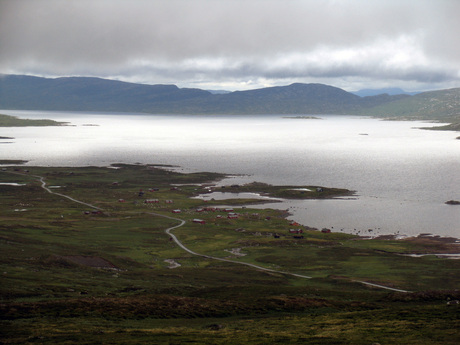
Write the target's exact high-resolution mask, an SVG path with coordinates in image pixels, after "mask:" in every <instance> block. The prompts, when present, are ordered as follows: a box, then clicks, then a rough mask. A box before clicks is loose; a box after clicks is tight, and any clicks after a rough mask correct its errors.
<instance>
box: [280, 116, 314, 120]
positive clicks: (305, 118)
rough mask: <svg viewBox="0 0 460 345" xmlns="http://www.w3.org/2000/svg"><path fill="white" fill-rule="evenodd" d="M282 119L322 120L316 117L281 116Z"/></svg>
mask: <svg viewBox="0 0 460 345" xmlns="http://www.w3.org/2000/svg"><path fill="white" fill-rule="evenodd" d="M283 119H301V120H322V119H321V118H320V117H316V116H283Z"/></svg>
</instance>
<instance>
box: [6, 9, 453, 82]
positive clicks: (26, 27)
mask: <svg viewBox="0 0 460 345" xmlns="http://www.w3.org/2000/svg"><path fill="white" fill-rule="evenodd" d="M459 4H460V2H458V1H456V0H437V1H431V0H398V1H396V0H385V1H384V0H382V1H379V0H376V1H366V0H355V1H333V0H323V1H317V0H290V1H282V0H221V1H215V0H196V1H186V0H168V1H161V0H152V1H143V0H130V1H122V0H98V1H94V0H91V1H90V0H66V1H60V0H0V45H1V47H2V48H1V50H0V72H3V73H8V72H11V71H14V72H16V73H21V72H22V73H38V74H44V75H72V74H73V75H97V76H110V75H116V76H119V77H120V78H125V79H135V78H136V76H137V79H139V80H143V79H146V78H147V77H149V78H151V80H150V82H152V83H155V82H170V83H176V84H181V83H194V82H197V81H199V80H212V79H214V80H216V82H217V81H220V80H223V79H225V78H228V79H232V80H240V81H245V80H248V79H257V78H265V79H273V82H275V83H276V79H278V78H280V79H283V80H284V79H289V78H293V79H295V78H297V79H298V78H306V79H308V78H310V77H312V78H322V77H324V78H333V77H340V76H342V77H347V76H353V77H359V76H362V78H364V79H367V78H380V79H381V78H383V79H385V78H394V79H401V80H414V81H424V80H432V81H436V82H442V81H443V80H448V79H449V78H450V79H456V78H457V80H458V79H459V78H460V76H459V72H458V71H459V70H460V69H459V68H460V67H459V66H458V62H459V61H460V45H458V44H456V42H455V40H456V39H457V38H456V35H457V33H458V32H460V27H459V21H458V19H457V14H458V13H460V8H459ZM403 35H407V36H414V37H418V39H419V40H420V45H419V47H420V49H421V53H423V55H424V56H425V57H426V59H427V60H428V61H429V63H427V64H425V65H420V64H417V63H415V64H414V65H413V66H404V68H403V67H401V68H397V67H394V68H389V67H388V66H385V65H384V64H382V63H379V61H375V60H371V61H367V60H366V57H363V58H362V59H361V60H360V61H355V63H350V62H346V63H342V64H337V62H334V61H333V59H332V62H330V63H328V61H322V63H321V64H316V65H315V64H310V66H308V64H307V65H306V66H305V65H300V66H299V65H296V64H293V65H292V66H288V65H286V66H270V61H271V60H275V59H277V58H279V56H283V55H284V54H286V55H289V54H294V53H296V52H298V53H299V54H305V55H308V54H312V53H313V52H315V51H316V50H318V49H321V48H322V47H326V48H328V49H329V51H330V52H332V53H333V52H334V51H339V50H340V49H370V48H369V47H372V45H373V44H374V42H375V41H376V40H381V39H386V40H389V41H391V40H393V39H394V40H397V39H398V37H401V36H403ZM219 59H222V60H223V61H225V62H226V63H225V64H223V65H222V66H220V67H219V66H218V67H219V68H214V67H212V66H195V65H194V64H193V63H188V62H190V61H192V62H193V61H195V60H202V61H210V64H211V62H212V61H217V60H219ZM430 65H431V66H430ZM145 81H146V80H145Z"/></svg>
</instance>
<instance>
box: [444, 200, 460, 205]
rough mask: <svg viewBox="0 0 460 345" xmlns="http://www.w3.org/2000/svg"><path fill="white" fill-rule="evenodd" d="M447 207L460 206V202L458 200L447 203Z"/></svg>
mask: <svg viewBox="0 0 460 345" xmlns="http://www.w3.org/2000/svg"><path fill="white" fill-rule="evenodd" d="M445 204H446V205H460V201H458V200H449V201H446V202H445Z"/></svg>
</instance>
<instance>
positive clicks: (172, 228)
mask: <svg viewBox="0 0 460 345" xmlns="http://www.w3.org/2000/svg"><path fill="white" fill-rule="evenodd" d="M16 174H17V173H16ZM21 175H22V174H21ZM28 176H32V177H35V178H37V179H38V180H39V181H40V182H41V187H42V188H43V189H44V190H46V191H47V192H48V193H50V194H55V195H59V196H61V197H63V198H66V199H68V200H70V201H73V202H76V203H79V204H82V205H85V206H88V207H91V208H94V209H96V210H102V209H101V208H100V207H97V206H94V205H91V204H89V203H86V202H83V201H80V200H77V199H74V198H72V197H70V196H68V195H65V194H62V193H56V192H53V191H52V190H51V189H49V188H48V187H47V186H46V182H45V178H44V177H42V176H37V175H28ZM149 214H151V215H154V216H158V217H163V218H168V219H172V220H176V221H178V222H180V223H179V224H178V225H175V226H172V227H170V228H168V229H166V230H165V232H166V234H167V235H169V236H170V237H171V238H172V239H173V240H174V242H175V243H176V244H177V245H178V246H179V247H181V248H182V249H183V250H185V251H186V252H188V253H190V254H192V255H196V256H200V257H203V258H207V259H212V260H218V261H224V262H229V263H232V264H238V265H245V266H249V267H252V268H255V269H258V270H261V271H265V272H271V273H277V274H283V275H289V276H293V277H298V278H305V279H311V278H312V277H310V276H306V275H301V274H296V273H291V272H283V271H278V270H272V269H269V268H265V267H261V266H257V265H254V264H250V263H247V262H240V261H233V260H229V259H223V258H218V257H215V256H209V255H204V254H199V253H196V252H194V251H192V250H191V249H189V248H187V247H186V246H185V245H184V244H183V243H182V242H181V241H179V239H178V238H177V237H176V236H175V235H174V234H173V233H171V231H172V230H174V229H177V228H179V227H181V226H183V225H184V224H185V220H182V219H179V218H174V217H170V216H165V215H163V214H159V213H153V212H151V213H149ZM354 281H355V282H357V283H361V284H364V285H369V286H373V287H377V288H381V289H386V290H391V291H397V292H410V291H406V290H401V289H395V288H391V287H388V286H384V285H379V284H374V283H369V282H365V281H359V280H354Z"/></svg>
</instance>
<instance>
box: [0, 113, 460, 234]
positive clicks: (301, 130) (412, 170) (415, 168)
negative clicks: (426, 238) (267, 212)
mask: <svg viewBox="0 0 460 345" xmlns="http://www.w3.org/2000/svg"><path fill="white" fill-rule="evenodd" d="M0 112H1V113H4V114H10V115H15V116H19V117H21V118H49V119H54V120H58V121H68V122H70V123H71V124H72V125H73V126H68V127H18V128H2V129H0V136H5V137H14V138H15V139H14V140H11V139H9V140H8V142H12V143H11V144H4V145H0V153H1V156H0V158H1V159H24V160H28V161H29V163H28V164H29V165H43V166H87V165H98V166H104V165H109V164H111V163H115V162H125V163H136V162H141V163H151V164H172V165H178V166H180V167H181V169H183V170H184V171H216V172H223V173H230V174H242V175H244V176H238V177H234V178H232V179H231V180H230V181H225V183H245V182H251V181H261V182H266V183H271V184H293V185H322V186H330V187H341V188H348V189H351V190H355V191H356V194H357V196H356V198H354V199H353V200H307V201H286V202H283V203H279V204H271V205H270V207H278V208H282V209H287V208H289V210H290V211H291V213H292V214H293V216H292V218H293V219H296V220H297V221H299V222H301V223H302V224H305V225H309V226H314V227H318V228H322V227H328V228H331V227H333V228H334V230H335V231H344V232H351V233H358V232H359V233H360V234H371V235H376V234H394V233H399V234H404V235H416V234H419V233H433V234H439V235H442V236H455V237H460V207H458V206H457V207H456V206H450V205H445V204H444V202H445V201H447V200H452V199H454V200H460V140H455V138H456V137H457V136H458V133H456V132H444V131H427V130H420V129H417V127H427V126H431V124H427V123H423V122H412V121H411V122H395V121H381V120H377V119H371V118H362V117H353V116H321V119H318V120H314V119H291V118H283V117H282V116H272V115H270V116H234V117H230V116H171V115H168V116H161V115H139V114H133V115H128V114H101V113H94V114H92V113H70V112H67V113H65V112H30V111H9V110H2V111H0ZM89 125H92V126H89ZM369 229H371V230H372V231H371V232H369Z"/></svg>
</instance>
